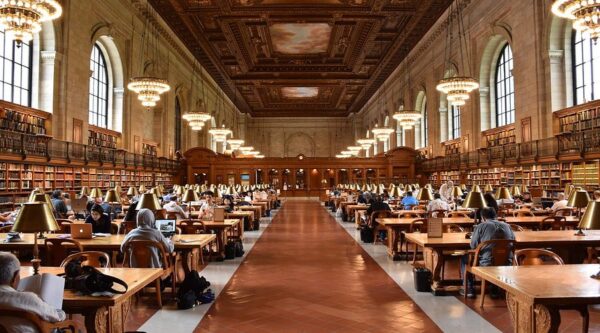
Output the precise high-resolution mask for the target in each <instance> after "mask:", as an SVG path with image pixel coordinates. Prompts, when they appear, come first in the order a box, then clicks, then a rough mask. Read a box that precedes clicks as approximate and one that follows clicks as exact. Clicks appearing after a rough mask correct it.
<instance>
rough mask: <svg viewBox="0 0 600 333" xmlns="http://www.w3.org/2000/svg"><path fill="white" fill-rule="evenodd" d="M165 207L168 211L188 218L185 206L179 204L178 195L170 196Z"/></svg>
mask: <svg viewBox="0 0 600 333" xmlns="http://www.w3.org/2000/svg"><path fill="white" fill-rule="evenodd" d="M163 208H164V210H166V211H167V213H175V214H176V215H177V217H179V218H182V219H187V218H188V214H187V213H186V212H185V211H184V210H183V208H181V206H179V205H178V204H177V197H176V196H174V195H172V196H171V197H170V198H169V202H168V203H166V204H164V205H163Z"/></svg>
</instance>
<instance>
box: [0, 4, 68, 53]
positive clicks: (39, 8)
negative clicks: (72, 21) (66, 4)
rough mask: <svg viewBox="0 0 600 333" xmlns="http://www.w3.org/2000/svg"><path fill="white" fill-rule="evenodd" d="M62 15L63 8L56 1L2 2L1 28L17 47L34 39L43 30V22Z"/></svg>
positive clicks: (0, 6) (0, 7) (0, 11)
mask: <svg viewBox="0 0 600 333" xmlns="http://www.w3.org/2000/svg"><path fill="white" fill-rule="evenodd" d="M61 15H62V7H61V6H60V4H59V3H58V2H57V1H55V0H18V1H17V0H1V1H0V28H2V29H3V30H4V32H5V33H6V35H7V37H8V38H10V39H12V40H14V41H15V42H16V43H17V46H19V45H21V43H27V42H29V41H31V40H32V39H33V35H34V34H36V33H38V32H40V31H41V30H42V22H47V21H52V20H55V19H57V18H59V17H60V16H61Z"/></svg>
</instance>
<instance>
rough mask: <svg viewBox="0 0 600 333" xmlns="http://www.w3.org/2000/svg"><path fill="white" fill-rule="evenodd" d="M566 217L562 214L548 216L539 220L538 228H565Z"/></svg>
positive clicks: (566, 227)
mask: <svg viewBox="0 0 600 333" xmlns="http://www.w3.org/2000/svg"><path fill="white" fill-rule="evenodd" d="M567 229H568V226H567V219H566V218H565V217H564V216H548V217H546V218H544V219H543V220H542V222H540V230H567Z"/></svg>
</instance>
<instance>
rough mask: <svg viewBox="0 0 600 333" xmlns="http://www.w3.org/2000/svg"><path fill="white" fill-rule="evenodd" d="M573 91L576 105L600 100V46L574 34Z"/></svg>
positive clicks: (578, 34) (579, 34)
mask: <svg viewBox="0 0 600 333" xmlns="http://www.w3.org/2000/svg"><path fill="white" fill-rule="evenodd" d="M572 54H573V90H574V99H575V101H574V103H575V105H579V104H583V103H586V102H589V101H593V100H596V99H599V98H600V82H597V81H599V80H600V45H598V44H597V43H596V42H594V41H593V40H592V39H591V38H589V37H588V36H584V35H583V34H582V33H581V32H579V31H574V32H573V52H572Z"/></svg>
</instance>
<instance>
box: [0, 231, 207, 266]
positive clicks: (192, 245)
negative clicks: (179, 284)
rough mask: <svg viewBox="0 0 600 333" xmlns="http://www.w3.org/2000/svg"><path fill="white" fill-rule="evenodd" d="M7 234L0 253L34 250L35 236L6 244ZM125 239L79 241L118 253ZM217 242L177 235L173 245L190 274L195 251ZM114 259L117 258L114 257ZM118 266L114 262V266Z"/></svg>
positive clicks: (1, 238) (87, 246)
mask: <svg viewBox="0 0 600 333" xmlns="http://www.w3.org/2000/svg"><path fill="white" fill-rule="evenodd" d="M6 236H7V234H2V233H0V251H12V250H23V249H32V248H33V237H34V234H21V239H22V240H23V241H22V242H11V243H5V242H4V240H5V239H6ZM64 236H65V235H62V234H48V235H47V237H48V238H59V237H64ZM124 239H125V235H110V236H107V237H96V238H93V239H77V241H78V242H79V243H80V244H81V246H82V247H83V250H84V251H102V252H111V253H118V252H119V251H120V250H121V244H122V243H123V240H124ZM215 240H216V236H215V235H211V234H193V235H175V236H173V244H174V245H175V251H177V252H179V253H180V254H181V256H182V262H183V268H184V270H185V272H189V271H190V270H191V269H196V268H197V263H196V262H195V261H192V262H191V267H190V265H188V258H191V256H190V255H191V253H192V251H194V250H195V249H198V250H199V251H200V255H202V248H203V247H205V246H207V245H209V244H210V243H212V242H214V241H215ZM43 242H44V241H43V240H38V244H39V246H40V250H42V251H43V249H44V244H43ZM113 258H115V257H114V256H113ZM113 260H114V259H113ZM114 264H116V263H114V262H113V265H114Z"/></svg>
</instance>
